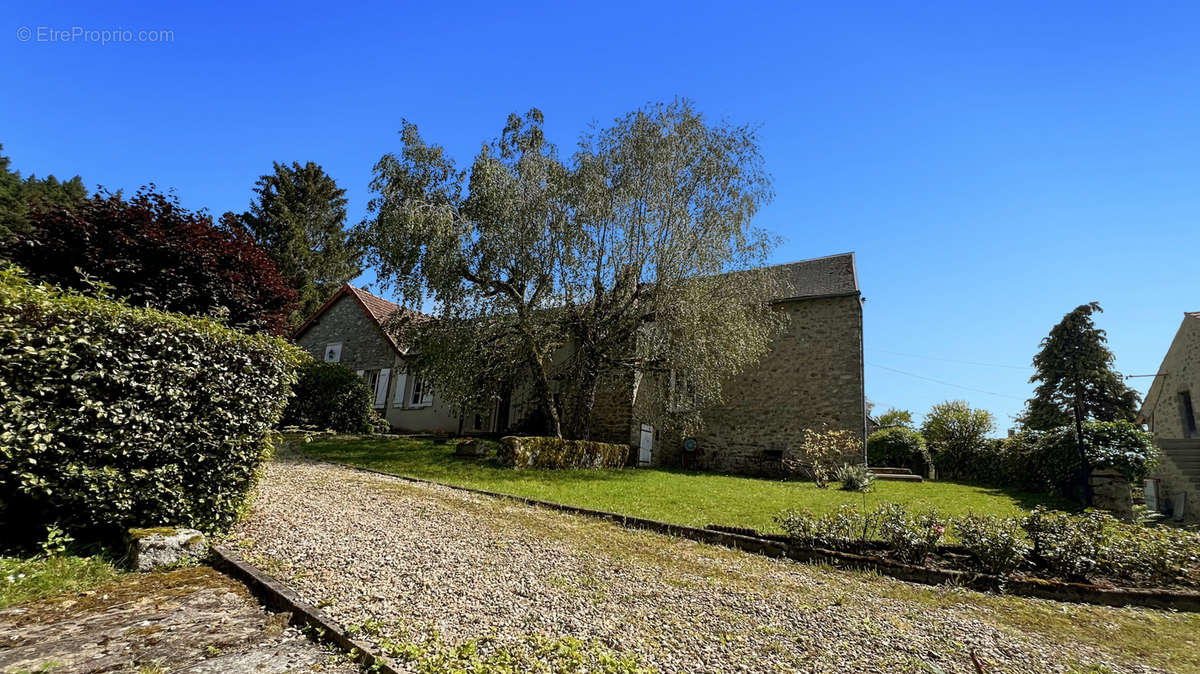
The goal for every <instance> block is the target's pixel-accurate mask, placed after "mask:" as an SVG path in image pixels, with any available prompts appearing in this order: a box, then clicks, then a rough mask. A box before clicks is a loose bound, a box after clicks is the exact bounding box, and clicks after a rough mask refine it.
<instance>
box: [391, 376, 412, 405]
mask: <svg viewBox="0 0 1200 674" xmlns="http://www.w3.org/2000/svg"><path fill="white" fill-rule="evenodd" d="M407 386H408V373H407V372H400V373H397V374H396V392H395V393H394V394H393V395H392V407H404V394H405V390H404V389H405V388H406V387H407Z"/></svg>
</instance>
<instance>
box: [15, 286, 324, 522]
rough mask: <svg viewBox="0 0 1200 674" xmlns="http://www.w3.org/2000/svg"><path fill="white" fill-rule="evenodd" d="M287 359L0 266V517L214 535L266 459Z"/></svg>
mask: <svg viewBox="0 0 1200 674" xmlns="http://www.w3.org/2000/svg"><path fill="white" fill-rule="evenodd" d="M301 357H302V354H301V352H300V350H299V349H297V348H296V347H294V346H292V345H290V344H287V343H286V342H284V341H283V340H281V339H278V338H274V337H268V336H266V335H246V334H243V333H240V332H237V331H235V330H231V329H229V328H226V327H223V326H221V325H218V324H217V323H215V322H213V321H211V320H206V319H200V318H191V317H186V316H180V315H173V314H166V313H162V312H159V311H155V310H151V309H143V308H134V307H130V306H128V305H126V304H124V303H122V302H115V301H109V300H104V299H96V298H92V297H87V296H84V295H81V294H79V293H75V292H70V291H62V290H58V289H56V288H52V287H50V286H35V285H31V284H30V283H28V282H27V281H26V280H25V279H24V278H23V277H22V276H21V275H20V274H19V273H18V272H17V271H16V270H15V269H12V268H8V269H3V270H0V391H3V395H2V396H0V501H3V502H4V503H5V506H6V510H5V512H7V513H8V519H10V520H16V519H17V518H18V517H19V518H20V520H21V522H20V524H22V525H25V526H26V527H27V528H29V529H32V528H40V529H41V530H44V528H45V526H46V525H48V524H51V523H58V524H60V525H61V526H63V527H64V528H66V529H67V530H83V529H93V530H98V531H97V533H99V532H104V533H113V532H114V531H115V530H121V529H124V528H126V527H129V526H134V525H137V526H155V525H180V526H189V527H195V528H198V529H201V530H204V531H209V532H216V531H221V530H224V529H226V528H228V527H229V526H230V525H231V524H233V522H234V521H235V519H236V518H237V516H238V514H239V512H240V510H241V508H242V506H243V503H244V501H245V498H246V496H247V493H248V491H249V490H250V488H251V487H252V485H253V483H254V479H255V476H256V475H257V471H258V468H259V466H260V463H261V462H262V460H263V459H264V458H265V457H266V456H267V454H268V453H269V451H270V448H271V444H270V434H271V429H272V428H273V427H274V426H275V424H276V422H277V421H278V420H279V416H280V413H281V412H282V411H283V407H284V404H285V402H286V400H287V398H288V396H289V395H290V394H291V386H292V384H293V383H294V381H295V376H296V375H295V371H296V367H297V366H298V365H299V363H300V360H301ZM9 524H16V522H14V521H10V522H9Z"/></svg>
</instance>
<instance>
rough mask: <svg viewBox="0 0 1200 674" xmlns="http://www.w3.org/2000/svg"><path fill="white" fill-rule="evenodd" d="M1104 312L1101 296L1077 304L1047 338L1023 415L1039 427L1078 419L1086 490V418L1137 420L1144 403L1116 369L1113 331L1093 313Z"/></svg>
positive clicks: (1028, 423)
mask: <svg viewBox="0 0 1200 674" xmlns="http://www.w3.org/2000/svg"><path fill="white" fill-rule="evenodd" d="M1101 312H1103V309H1101V308H1100V305H1099V304H1098V303H1096V302H1090V303H1088V304H1083V305H1080V306H1078V307H1075V309H1074V310H1073V311H1071V312H1070V313H1068V314H1067V315H1066V316H1064V317H1063V319H1062V321H1061V322H1059V324H1058V325H1056V326H1054V328H1053V329H1051V330H1050V334H1049V335H1047V336H1046V337H1045V338H1043V339H1042V343H1041V350H1040V351H1039V352H1038V353H1037V355H1036V356H1034V357H1033V367H1034V369H1035V370H1036V372H1035V373H1034V375H1033V376H1032V377H1030V379H1029V381H1030V383H1036V384H1037V388H1036V389H1034V397H1033V398H1030V399H1029V400H1028V401H1027V402H1026V406H1025V412H1024V413H1023V414H1022V415H1021V418H1020V421H1021V423H1022V424H1023V425H1025V426H1026V427H1027V428H1031V429H1033V430H1050V429H1052V428H1056V427H1061V426H1066V425H1074V427H1075V441H1076V446H1077V448H1078V451H1079V458H1080V465H1081V466H1084V468H1083V472H1082V473H1081V474H1080V476H1079V482H1080V484H1079V486H1080V487H1083V488H1084V489H1085V490H1086V485H1087V470H1088V469H1087V466H1088V460H1087V453H1086V449H1085V447H1084V435H1083V422H1085V421H1133V420H1134V419H1135V418H1136V416H1137V410H1138V407H1139V405H1140V404H1141V396H1140V395H1139V394H1138V392H1137V391H1135V390H1133V389H1131V388H1129V387H1128V386H1126V385H1125V380H1124V379H1123V378H1122V377H1121V374H1120V373H1119V372H1117V371H1116V370H1115V369H1113V361H1114V356H1113V353H1112V351H1111V350H1110V349H1109V348H1108V337H1107V336H1106V335H1105V332H1104V330H1101V329H1100V328H1097V327H1096V324H1095V322H1094V321H1093V320H1092V315H1093V314H1096V313H1101Z"/></svg>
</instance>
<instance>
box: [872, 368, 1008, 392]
mask: <svg viewBox="0 0 1200 674" xmlns="http://www.w3.org/2000/svg"><path fill="white" fill-rule="evenodd" d="M867 365H870V366H871V367H877V368H879V369H881V370H887V371H889V372H895V373H896V374H902V375H905V376H908V377H915V378H916V379H924V380H925V381H931V382H934V383H935V384H942V385H943V386H953V387H954V388H960V389H964V390H967V391H974V392H976V393H985V394H987V395H990V396H997V397H1000V398H1012V399H1013V400H1024V398H1022V397H1020V396H1013V395H1008V394H1007V393H996V392H995V391H985V390H984V389H981V388H974V387H971V386H963V385H962V384H955V383H953V382H948V381H942V380H941V379H934V378H933V377H926V376H923V375H919V374H914V373H912V372H905V371H904V370H897V369H896V368H894V367H888V366H886V365H879V364H877V363H867Z"/></svg>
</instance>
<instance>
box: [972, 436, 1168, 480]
mask: <svg viewBox="0 0 1200 674" xmlns="http://www.w3.org/2000/svg"><path fill="white" fill-rule="evenodd" d="M1083 434H1084V448H1085V449H1086V453H1087V456H1088V462H1089V463H1090V464H1091V465H1090V467H1091V468H1092V469H1093V470H1094V469H1097V468H1110V469H1113V470H1116V471H1117V472H1118V473H1120V474H1121V475H1123V476H1125V477H1126V478H1128V479H1129V481H1130V482H1133V483H1135V484H1136V483H1138V482H1140V481H1141V480H1142V479H1143V478H1145V476H1146V475H1147V474H1148V473H1149V471H1150V469H1151V468H1153V467H1154V465H1155V464H1156V463H1157V461H1158V450H1157V448H1155V447H1154V444H1153V443H1152V442H1151V437H1150V434H1149V433H1147V432H1145V431H1142V430H1140V429H1139V428H1137V427H1136V426H1135V425H1133V424H1132V423H1130V422H1128V421H1089V422H1086V423H1085V424H1084V425H1083ZM1078 475H1079V450H1078V448H1077V446H1076V440H1075V428H1074V427H1073V426H1060V427H1058V428H1054V429H1051V430H1048V431H1032V430H1022V431H1021V432H1019V433H1017V434H1015V435H1013V436H1012V437H1010V438H1007V439H1005V441H1004V445H1003V460H1002V462H1001V463H1000V464H998V465H997V466H996V467H995V468H994V469H992V471H991V472H990V473H984V474H983V476H981V479H982V480H983V481H987V482H991V483H993V484H1004V485H1012V486H1017V487H1021V488H1023V489H1028V490H1030V491H1040V492H1058V493H1062V494H1065V495H1068V496H1071V495H1073V494H1072V489H1073V488H1074V487H1075V486H1076V481H1077V477H1078Z"/></svg>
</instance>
